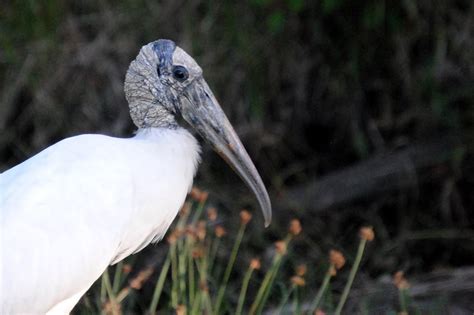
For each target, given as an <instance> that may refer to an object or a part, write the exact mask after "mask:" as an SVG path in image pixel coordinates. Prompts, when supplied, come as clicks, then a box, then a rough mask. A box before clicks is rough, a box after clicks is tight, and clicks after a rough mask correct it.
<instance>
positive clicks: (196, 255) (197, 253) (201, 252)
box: [191, 247, 204, 259]
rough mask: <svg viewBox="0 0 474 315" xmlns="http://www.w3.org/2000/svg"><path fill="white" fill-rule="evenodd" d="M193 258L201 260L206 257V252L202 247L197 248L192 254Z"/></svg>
mask: <svg viewBox="0 0 474 315" xmlns="http://www.w3.org/2000/svg"><path fill="white" fill-rule="evenodd" d="M191 256H193V258H194V259H198V258H201V257H203V256H204V250H203V249H202V247H196V248H194V249H193V251H192V252H191Z"/></svg>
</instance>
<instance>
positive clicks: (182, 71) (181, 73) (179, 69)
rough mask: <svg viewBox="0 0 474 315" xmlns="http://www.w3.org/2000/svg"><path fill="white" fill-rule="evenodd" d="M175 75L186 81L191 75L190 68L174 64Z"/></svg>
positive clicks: (180, 80) (177, 78) (176, 77)
mask: <svg viewBox="0 0 474 315" xmlns="http://www.w3.org/2000/svg"><path fill="white" fill-rule="evenodd" d="M173 77H174V78H175V79H176V80H178V81H179V82H183V81H186V79H187V78H188V77H189V73H188V70H186V68H185V67H183V66H174V67H173Z"/></svg>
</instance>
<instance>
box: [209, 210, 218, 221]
mask: <svg viewBox="0 0 474 315" xmlns="http://www.w3.org/2000/svg"><path fill="white" fill-rule="evenodd" d="M207 218H208V220H209V221H211V222H214V221H216V220H217V209H216V208H214V207H211V208H208V209H207Z"/></svg>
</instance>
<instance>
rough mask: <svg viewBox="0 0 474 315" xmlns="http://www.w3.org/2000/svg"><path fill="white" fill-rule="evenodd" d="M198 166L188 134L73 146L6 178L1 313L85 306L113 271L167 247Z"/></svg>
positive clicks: (149, 132) (156, 133)
mask: <svg viewBox="0 0 474 315" xmlns="http://www.w3.org/2000/svg"><path fill="white" fill-rule="evenodd" d="M198 160H199V146H198V144H197V142H196V140H195V139H194V137H192V136H191V135H190V134H189V133H188V132H187V131H186V130H185V129H182V128H177V129H167V128H150V129H143V130H139V132H138V133H137V135H136V136H135V137H133V138H129V139H119V138H112V137H107V136H102V135H81V136H77V137H72V138H68V139H65V140H63V141H61V142H59V143H56V144H55V145H53V146H51V147H49V148H47V149H45V150H44V151H42V152H40V153H39V154H37V155H36V156H34V157H32V158H30V159H29V160H27V161H25V162H24V163H22V164H20V165H18V166H16V167H14V168H12V169H10V170H8V171H6V172H5V173H3V174H1V176H0V194H1V195H0V196H1V199H0V209H2V216H1V227H0V228H1V231H2V239H1V242H2V243H1V248H2V255H1V261H2V271H1V275H2V277H3V279H1V284H2V287H1V291H0V292H1V294H2V300H3V301H4V304H3V308H2V309H1V314H11V313H12V310H14V311H15V312H26V313H28V312H33V313H35V314H44V313H46V312H47V311H49V310H50V309H51V308H53V307H54V306H55V305H57V304H58V303H60V302H62V301H63V300H66V299H68V298H69V297H70V296H74V295H76V294H79V293H81V294H79V296H78V297H77V299H79V298H80V296H81V295H82V293H83V292H85V291H86V290H87V289H88V288H89V287H90V286H91V285H92V284H93V282H94V281H95V280H96V279H97V278H98V277H99V276H100V275H101V274H102V272H103V271H104V269H105V268H106V267H107V266H108V265H109V264H113V263H115V262H117V261H120V260H121V259H123V258H124V257H127V256H128V255H130V254H132V253H135V252H137V251H139V250H141V249H142V248H143V247H144V246H146V245H148V244H149V243H150V242H151V241H152V240H155V241H157V240H159V239H161V238H162V237H163V235H164V233H165V232H166V230H167V229H168V227H169V225H170V224H171V222H172V221H173V219H174V218H175V216H176V214H177V213H178V211H179V209H180V207H181V205H182V204H183V202H184V199H185V197H186V194H187V192H188V190H189V189H190V187H191V184H192V180H193V177H194V174H195V171H196V168H197V163H198ZM37 165H41V167H37ZM25 218H27V219H25ZM62 235H63V236H64V237H61V236H62ZM66 279H67V280H68V281H65V280H66ZM78 283H80V285H78ZM39 288H41V289H39ZM58 292H61V293H62V296H60V295H58V294H57V293H58ZM36 301H37V302H36ZM76 302H77V301H76ZM74 304H75V302H74ZM74 304H72V305H74ZM19 305H23V306H24V309H19V308H18V306H19ZM10 306H14V307H15V308H10ZM36 306H38V307H36Z"/></svg>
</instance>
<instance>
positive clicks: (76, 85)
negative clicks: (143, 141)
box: [0, 0, 474, 275]
mask: <svg viewBox="0 0 474 315" xmlns="http://www.w3.org/2000/svg"><path fill="white" fill-rule="evenodd" d="M157 38H171V39H173V40H175V41H176V42H177V43H178V44H179V45H180V46H181V47H183V48H184V49H185V50H187V51H188V52H190V53H191V54H192V55H193V56H194V57H195V59H196V60H197V61H198V62H199V64H200V65H201V66H202V68H203V69H204V75H205V78H206V80H207V81H208V82H209V84H210V86H211V87H212V88H213V90H214V91H215V94H216V95H217V96H218V99H219V100H220V102H221V104H222V106H223V108H224V110H225V111H226V113H227V114H228V116H229V119H230V121H232V123H233V124H234V126H235V127H236V129H237V131H238V132H239V134H240V135H241V138H242V140H243V142H244V143H245V145H246V147H247V148H248V151H249V153H250V155H251V156H252V157H253V159H254V161H255V162H256V164H257V168H258V169H259V170H260V172H261V174H262V176H263V178H264V181H265V182H266V183H267V184H268V186H269V188H270V191H271V192H272V194H273V195H274V196H281V195H284V192H285V190H286V189H287V188H288V187H293V186H294V185H296V184H304V183H306V182H307V181H309V180H312V179H315V178H319V177H322V176H324V175H326V174H330V173H331V172H333V171H335V170H338V169H341V168H343V167H348V166H351V165H353V164H355V163H357V162H359V161H361V160H364V159H366V158H368V157H371V156H374V155H380V154H388V153H390V152H392V151H394V150H397V149H399V148H402V147H407V146H410V145H411V144H413V143H418V142H424V141H427V140H433V139H437V138H440V137H442V136H444V135H454V136H456V137H458V138H459V139H460V141H461V143H462V144H463V146H462V148H460V149H459V152H457V153H456V154H454V158H453V161H452V163H450V164H449V165H444V164H443V165H439V166H437V167H433V168H430V169H428V170H423V172H420V173H415V174H414V176H415V177H417V179H416V180H418V181H419V182H420V184H419V186H418V189H417V190H416V191H413V190H409V191H403V190H400V191H399V192H396V193H392V194H387V195H383V196H379V197H375V198H373V197H367V198H366V200H361V201H359V202H356V203H353V204H350V205H347V206H345V207H341V208H338V209H333V211H330V212H328V211H326V212H317V213H315V212H312V209H291V210H298V211H297V212H296V215H298V216H300V217H301V219H303V224H305V223H306V222H307V224H308V226H311V227H312V229H309V230H312V231H310V232H308V234H309V237H308V242H307V244H306V245H305V246H301V248H300V249H299V250H300V254H301V255H302V256H309V257H310V258H311V257H317V256H318V255H319V254H320V249H319V247H322V248H327V247H329V246H330V245H334V244H338V245H339V244H341V245H344V244H345V243H347V242H350V239H351V237H350V235H353V234H354V232H355V229H357V228H358V226H360V225H361V224H366V223H368V224H370V225H373V226H374V227H375V229H376V230H377V231H379V235H380V237H379V245H378V246H379V249H378V250H379V252H380V253H383V254H381V255H379V256H378V257H379V258H377V257H376V258H374V260H373V261H371V262H370V266H369V267H370V268H369V270H370V273H371V275H380V274H383V273H384V272H387V271H389V272H391V271H394V270H396V269H398V268H404V269H405V270H410V271H412V272H417V271H424V270H431V269H433V268H435V267H438V266H458V265H466V264H473V263H474V243H473V241H472V239H467V240H466V239H465V238H463V235H465V234H464V232H463V231H467V232H471V231H472V229H473V226H474V214H473V212H472V209H474V196H473V194H472V191H474V166H473V164H474V163H473V160H474V157H473V152H474V150H473V143H474V123H473V122H474V106H473V104H474V89H473V85H474V2H472V1H471V0H451V1H448V0H441V1H429V0H420V1H410V0H401V1H391V0H363V1H345V0H320V1H309V0H247V1H214V0H206V1H184V0H178V1H151V0H139V1H132V0H121V1H91V0H83V1H57V0H53V1H46V2H45V1H34V0H30V1H10V2H8V3H4V4H2V8H1V9H0V45H1V46H0V80H1V86H0V130H2V133H1V134H0V170H5V169H8V168H9V167H11V166H13V165H15V164H17V163H19V162H21V161H23V160H25V159H26V158H28V157H29V156H31V155H33V154H35V153H36V152H38V151H40V150H41V149H43V148H45V147H47V146H48V145H51V144H52V143H54V142H56V141H58V140H60V139H62V138H64V137H67V136H72V135H76V134H80V133H93V132H100V133H105V134H109V135H114V136H129V135H130V134H131V133H132V131H133V130H134V127H133V126H132V124H131V121H130V118H129V116H128V108H127V104H126V102H125V98H124V96H123V92H122V84H123V78H124V75H125V72H126V69H127V67H128V64H129V63H130V61H131V60H132V59H133V58H134V57H135V56H136V53H137V52H138V50H139V48H140V47H141V46H142V45H144V44H145V43H148V42H150V41H152V40H155V39H157ZM203 160H204V161H203V165H202V167H201V169H200V174H199V177H198V179H197V181H198V182H199V183H200V184H201V186H203V187H206V188H209V189H210V190H211V191H215V192H216V194H215V200H214V202H215V203H216V204H219V205H221V206H222V207H223V208H224V209H227V207H229V208H236V207H237V206H249V205H253V202H254V201H253V199H252V196H250V195H249V194H248V192H247V191H246V190H245V187H244V186H243V184H241V183H238V184H236V182H237V178H236V177H235V176H234V175H233V174H231V172H230V171H228V169H227V167H224V163H223V162H222V161H220V159H219V158H218V157H216V156H215V155H213V154H211V153H210V152H209V149H208V148H207V147H206V148H205V152H204V159H203ZM237 187H238V188H237ZM231 200H234V202H233V203H232V204H231V202H230V201H231ZM276 206H277V207H278V203H276ZM289 213H290V211H289V209H280V211H279V212H278V213H276V214H275V218H276V222H275V223H274V224H273V225H272V227H271V230H270V234H271V233H272V232H273V233H274V235H277V234H278V229H279V228H280V227H281V226H282V225H285V222H287V220H288V217H289V216H290V214H289ZM291 213H292V215H294V214H295V212H291ZM232 219H234V218H233V214H229V220H232ZM306 230H307V231H308V228H306ZM419 230H423V231H425V232H427V233H428V235H433V236H432V237H431V238H424V239H422V240H413V239H411V238H410V237H411V236H413V235H415V234H416V233H415V232H416V231H419ZM437 231H450V233H451V232H452V233H451V234H450V233H448V234H449V235H451V236H450V237H446V238H445V237H440V236H439V235H446V234H444V233H437ZM431 232H433V233H431ZM253 233H255V235H256V236H261V234H259V233H260V232H259V231H253ZM430 233H431V234H430ZM280 234H281V233H280ZM468 234H469V233H468ZM437 235H438V236H437ZM410 239H411V240H410ZM254 240H255V243H254V246H255V247H256V248H257V249H263V248H266V244H267V243H268V240H267V239H261V238H259V237H255V238H254ZM408 240H410V241H408ZM460 240H462V242H460ZM272 241H273V239H272ZM266 242H267V243H266ZM295 251H296V252H297V253H298V250H295Z"/></svg>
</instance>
